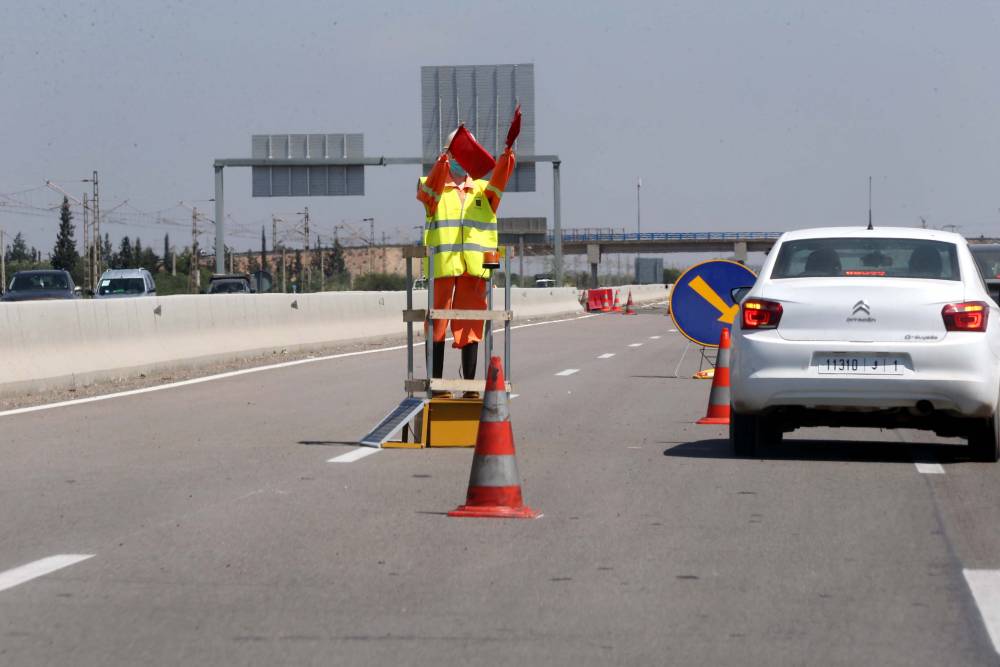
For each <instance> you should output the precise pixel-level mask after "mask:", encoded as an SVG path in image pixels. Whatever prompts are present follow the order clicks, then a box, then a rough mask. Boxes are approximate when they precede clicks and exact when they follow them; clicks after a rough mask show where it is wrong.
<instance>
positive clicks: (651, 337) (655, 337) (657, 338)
mask: <svg viewBox="0 0 1000 667" xmlns="http://www.w3.org/2000/svg"><path fill="white" fill-rule="evenodd" d="M649 340H660V337H659V336H650V337H649Z"/></svg>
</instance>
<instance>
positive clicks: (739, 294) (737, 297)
mask: <svg viewBox="0 0 1000 667" xmlns="http://www.w3.org/2000/svg"><path fill="white" fill-rule="evenodd" d="M751 288H752V286H746V287H734V288H733V289H731V290H729V296H730V297H732V299H733V303H739V302H740V301H742V300H743V297H745V296H746V295H747V293H748V292H749V291H750V289H751Z"/></svg>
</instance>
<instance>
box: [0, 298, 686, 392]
mask: <svg viewBox="0 0 1000 667" xmlns="http://www.w3.org/2000/svg"><path fill="white" fill-rule="evenodd" d="M619 289H621V290H622V294H623V295H624V294H627V290H628V289H631V290H632V298H633V300H634V301H635V302H636V303H649V302H654V301H662V300H665V299H666V298H667V290H666V288H664V286H663V285H631V286H630V285H625V286H622V287H620V288H619ZM582 298H583V295H582V293H581V292H580V291H579V290H576V289H573V288H568V287H564V288H523V289H522V288H515V289H512V290H511V301H512V304H513V309H514V317H515V320H517V321H524V320H531V319H541V318H549V317H558V316H563V315H572V314H577V313H582V312H583V307H582V305H581V300H582ZM493 303H494V305H495V307H497V308H500V307H502V304H503V290H502V289H497V290H495V291H494V296H493ZM425 304H426V292H425V291H418V292H416V293H415V294H414V307H415V308H423V307H424V306H425ZM405 305H406V293H405V292H323V293H319V294H255V295H241V294H233V295H223V294H220V295H212V296H207V295H179V296H167V297H139V298H134V299H86V300H75V301H36V302H21V303H0V396H9V395H14V394H21V393H27V392H35V391H43V390H50V389H59V388H67V387H74V386H85V385H88V384H91V383H93V382H96V381H105V380H115V379H120V378H127V377H134V376H136V375H138V374H140V373H147V372H152V371H163V370H171V369H181V368H193V367H197V366H199V365H204V364H207V363H213V362H223V361H232V360H237V359H241V358H246V357H251V356H257V355H260V354H266V353H269V352H279V351H281V350H286V351H301V350H308V349H317V348H320V347H323V346H327V345H330V344H336V343H342V342H351V341H361V340H366V339H379V338H384V337H390V336H401V335H402V334H404V333H405V331H406V327H405V325H404V323H403V320H402V315H401V313H402V310H403V308H405ZM417 331H418V336H419V335H420V333H419V331H420V327H417Z"/></svg>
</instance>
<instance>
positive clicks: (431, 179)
mask: <svg viewBox="0 0 1000 667" xmlns="http://www.w3.org/2000/svg"><path fill="white" fill-rule="evenodd" d="M450 173H451V172H450V171H449V169H448V152H447V151H445V152H444V153H441V155H439V156H438V159H437V161H435V162H434V166H433V167H432V168H431V173H429V174H427V178H426V180H421V181H418V182H417V199H419V200H420V201H421V202H423V204H424V208H425V209H426V210H427V215H428V216H433V215H434V213H435V211H437V207H438V203H439V202H440V201H441V194H442V193H443V192H444V184H445V183H446V182H447V181H448V177H449V174H450ZM505 183H506V181H505Z"/></svg>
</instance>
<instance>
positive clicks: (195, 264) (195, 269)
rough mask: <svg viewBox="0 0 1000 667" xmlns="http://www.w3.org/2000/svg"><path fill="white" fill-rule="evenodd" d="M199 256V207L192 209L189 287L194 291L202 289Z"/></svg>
mask: <svg viewBox="0 0 1000 667" xmlns="http://www.w3.org/2000/svg"><path fill="white" fill-rule="evenodd" d="M199 260H200V258H199V256H198V207H197V206H196V207H194V208H192V209H191V267H190V271H189V273H188V275H189V278H188V289H190V290H191V292H192V293H197V292H200V291H201V262H200V261H199Z"/></svg>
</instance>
